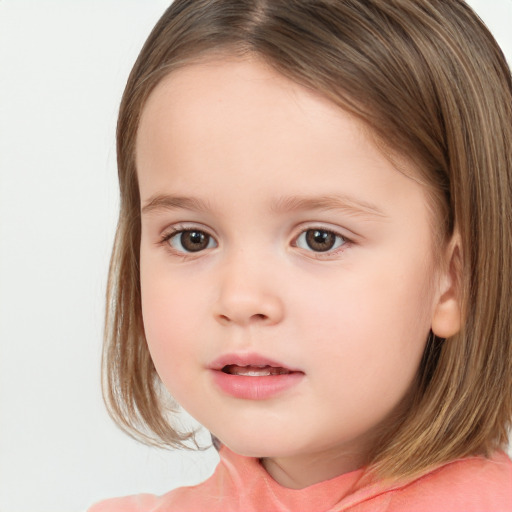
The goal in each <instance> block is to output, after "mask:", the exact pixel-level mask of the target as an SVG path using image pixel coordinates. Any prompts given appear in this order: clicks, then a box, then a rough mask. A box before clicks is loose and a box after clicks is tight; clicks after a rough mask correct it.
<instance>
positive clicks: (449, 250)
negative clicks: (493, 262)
mask: <svg viewBox="0 0 512 512" xmlns="http://www.w3.org/2000/svg"><path fill="white" fill-rule="evenodd" d="M442 266H443V271H442V275H441V278H440V280H439V291H438V297H437V303H436V305H435V309H434V314H433V316H432V332H433V333H434V334H435V335H436V336H438V337H439V338H449V337H450V336H454V335H455V334H457V333H458V332H459V331H460V329H461V324H462V312H461V306H462V305H461V289H460V288H461V278H462V274H461V273H462V254H461V243H460V236H459V234H458V233H455V234H454V235H453V236H452V238H451V240H450V242H449V243H448V245H447V246H446V252H445V259H444V260H443V262H442Z"/></svg>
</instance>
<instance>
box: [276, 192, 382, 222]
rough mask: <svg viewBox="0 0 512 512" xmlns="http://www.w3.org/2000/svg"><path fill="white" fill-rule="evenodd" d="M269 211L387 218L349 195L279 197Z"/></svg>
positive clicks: (366, 202)
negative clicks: (331, 211)
mask: <svg viewBox="0 0 512 512" xmlns="http://www.w3.org/2000/svg"><path fill="white" fill-rule="evenodd" d="M271 210H272V211H273V212H275V213H286V212H292V211H297V210H324V211H330V210H337V211H342V212H344V213H347V214H349V215H354V216H365V217H381V218H386V217H387V215H386V214H385V213H384V212H383V211H382V210H381V209H380V208H379V207H377V206H376V205H375V204H373V203H370V202H368V201H363V200H360V199H356V198H353V197H350V196H349V195H325V196H311V197H309V196H288V197H281V198H279V199H278V200H277V201H275V202H274V203H272V207H271Z"/></svg>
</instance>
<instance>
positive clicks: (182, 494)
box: [87, 447, 257, 512]
mask: <svg viewBox="0 0 512 512" xmlns="http://www.w3.org/2000/svg"><path fill="white" fill-rule="evenodd" d="M251 464H252V465H254V466H257V464H256V463H255V462H254V461H250V460H249V458H245V457H241V456H236V455H234V454H232V453H231V452H229V451H228V450H227V449H226V448H224V447H223V448H221V450H220V463H219V464H218V465H217V467H216V469H215V472H214V473H213V475H211V476H210V478H208V479H207V480H205V481H204V482H202V483H200V484H198V485H194V486H188V487H179V488H177V489H174V490H172V491H169V492H168V493H166V494H164V495H162V496H155V495H152V494H139V495H134V496H126V497H124V498H113V499H108V500H105V501H101V502H99V503H97V504H95V505H93V506H92V507H91V508H90V509H89V510H88V511H87V512H161V511H165V512H170V511H179V512H187V511H192V512H197V511H198V510H209V511H213V510H218V511H222V512H228V511H229V510H239V508H238V496H239V488H238V486H239V485H240V482H241V481H246V475H245V473H246V472H247V471H249V472H253V470H252V469H251V468H248V466H251Z"/></svg>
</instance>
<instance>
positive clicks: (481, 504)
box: [389, 453, 512, 512]
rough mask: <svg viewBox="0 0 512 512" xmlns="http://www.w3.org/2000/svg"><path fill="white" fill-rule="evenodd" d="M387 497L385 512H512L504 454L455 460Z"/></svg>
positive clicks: (510, 468) (511, 474)
mask: <svg viewBox="0 0 512 512" xmlns="http://www.w3.org/2000/svg"><path fill="white" fill-rule="evenodd" d="M390 494H391V496H390V497H391V500H390V507H389V510H397V511H398V510H408V511H410V510H415V511H418V512H421V511H431V510H436V511H438V512H453V511H459V510H464V511H466V512H483V511H485V512H493V511H496V512H512V462H511V460H510V458H509V457H508V456H507V455H506V454H505V453H499V454H496V455H495V456H494V457H492V458H491V459H486V458H483V457H471V458H467V459H461V460H457V461H454V462H451V463H449V464H446V465H444V466H442V467H440V468H438V469H436V470H434V471H432V472H431V473H428V474H426V475H424V476H422V477H420V478H418V479H416V480H414V481H413V482H410V483H409V484H407V485H404V486H403V487H401V488H398V489H394V490H391V491H390Z"/></svg>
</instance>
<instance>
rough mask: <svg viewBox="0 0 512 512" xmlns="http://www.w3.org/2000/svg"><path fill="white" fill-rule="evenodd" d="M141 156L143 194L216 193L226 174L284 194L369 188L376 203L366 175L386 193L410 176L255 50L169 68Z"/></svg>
mask: <svg viewBox="0 0 512 512" xmlns="http://www.w3.org/2000/svg"><path fill="white" fill-rule="evenodd" d="M136 160H137V169H138V179H139V185H140V189H141V197H142V199H143V200H144V199H146V200H147V199H148V198H150V197H151V196H154V195H155V194H158V193H160V192H162V191H166V190H169V189H172V188H174V189H178V190H180V189H187V192H189V191H190V190H192V189H194V187H195V190H196V191H202V193H206V192H212V193H213V190H214V189H215V187H216V186H217V185H218V183H217V182H218V181H219V180H220V181H223V182H224V183H229V184H230V186H231V187H237V186H238V187H239V188H240V190H242V188H243V187H246V186H249V190H250V191H251V192H252V193H253V194H254V192H255V191H256V190H261V189H263V188H264V187H266V188H267V190H268V191H272V192H275V193H276V194H278V195H281V196H291V195H304V192H305V191H307V192H308V193H309V194H310V195H314V194H319V195H326V194H330V193H331V191H330V190H329V187H330V186H335V185H336V186H339V189H340V191H342V192H343V193H344V194H345V192H347V193H351V192H352V190H350V189H351V188H353V189H354V190H361V189H363V188H365V187H366V188H367V189H368V190H367V191H365V195H367V196H368V197H367V200H366V201H365V202H366V203H368V204H374V201H373V200H372V197H371V196H372V194H371V190H370V189H369V187H368V184H369V183H370V182H376V180H378V181H380V186H381V188H382V187H384V188H389V190H387V191H386V190H384V192H390V191H391V190H392V189H393V187H394V186H395V185H396V184H397V183H396V182H397V176H396V175H400V177H401V178H402V179H404V178H405V176H404V175H403V174H401V172H400V171H398V170H397V167H396V165H394V164H393V163H392V162H391V161H390V159H389V158H387V157H386V156H385V155H384V154H383V152H382V150H381V149H380V147H379V145H377V144H375V141H374V138H373V137H372V135H371V132H370V131H369V129H368V128H367V127H366V125H365V124H364V123H363V122H361V121H359V120H358V119H356V118H355V117H354V116H353V115H350V114H349V113H347V112H346V111H344V110H342V109H341V108H339V107H338V106H337V105H335V104H334V103H333V102H331V101H329V100H328V99H326V98H325V97H323V96H321V95H320V94H318V93H317V92H315V91H311V90H309V89H306V88H304V87H303V86H301V85H298V84H297V83H295V82H293V81H291V80H289V79H287V78H285V77H284V76H282V75H280V74H279V73H277V72H276V71H275V70H273V69H272V68H270V67H269V66H268V65H266V64H265V63H263V62H262V61H261V60H258V59H237V58H223V59H219V58H215V59H212V58H210V59H207V60H202V61H200V62H197V63H194V64H191V65H187V66H185V67H182V68H180V69H178V70H175V71H173V72H171V73H170V74H169V75H167V76H166V77H165V78H164V79H163V80H162V81H161V82H160V83H159V84H158V85H157V86H156V88H155V89H154V90H153V92H152V93H151V95H150V97H149V99H148V101H147V103H146V105H145V108H144V110H143V113H142V116H141V121H140V125H139V130H138V137H137V148H136ZM411 168H412V166H411V164H408V165H406V166H405V169H406V171H407V172H410V171H411ZM320 174H322V178H321V179H318V178H317V177H318V176H319V175H320ZM344 178H346V179H344ZM398 181H399V180H398ZM406 181H410V182H411V183H405V187H406V188H407V187H413V186H414V185H417V184H415V183H414V182H413V181H412V180H410V179H409V178H407V179H406ZM251 187H252V188H251ZM305 189H307V190H305ZM210 195H212V194H210ZM239 195H243V194H239Z"/></svg>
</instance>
